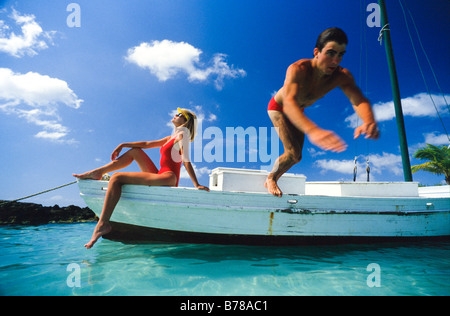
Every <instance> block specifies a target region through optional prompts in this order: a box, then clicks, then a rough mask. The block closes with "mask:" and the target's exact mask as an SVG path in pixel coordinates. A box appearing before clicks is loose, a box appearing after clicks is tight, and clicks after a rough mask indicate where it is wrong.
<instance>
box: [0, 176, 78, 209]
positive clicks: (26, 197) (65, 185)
mask: <svg viewBox="0 0 450 316" xmlns="http://www.w3.org/2000/svg"><path fill="white" fill-rule="evenodd" d="M75 183H77V181H73V182H70V183H67V184H64V185H60V186H59V187H56V188H53V189H49V190H45V191H42V192H39V193H36V194H32V195H28V196H25V197H23V198H20V199H17V200H13V201H6V202H3V203H1V204H0V206H2V205H4V204H8V203H13V202H17V201H21V200H25V199H28V198H30V197H33V196H36V195H40V194H44V193H47V192H50V191H54V190H58V189H61V188H64V187H67V186H69V185H72V184H75Z"/></svg>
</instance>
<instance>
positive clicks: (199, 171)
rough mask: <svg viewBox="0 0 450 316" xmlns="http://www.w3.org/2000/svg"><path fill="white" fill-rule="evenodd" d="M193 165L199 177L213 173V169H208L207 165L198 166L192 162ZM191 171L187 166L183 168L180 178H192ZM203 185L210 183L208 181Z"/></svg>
mask: <svg viewBox="0 0 450 316" xmlns="http://www.w3.org/2000/svg"><path fill="white" fill-rule="evenodd" d="M192 167H193V168H194V172H195V175H196V176H197V178H199V179H200V178H201V177H202V176H203V175H209V174H210V173H211V169H208V168H207V167H201V168H198V167H197V166H196V165H195V164H192ZM190 178H191V177H190V176H189V173H188V172H187V171H186V168H181V171H180V179H190ZM203 185H208V184H207V183H204V184H203Z"/></svg>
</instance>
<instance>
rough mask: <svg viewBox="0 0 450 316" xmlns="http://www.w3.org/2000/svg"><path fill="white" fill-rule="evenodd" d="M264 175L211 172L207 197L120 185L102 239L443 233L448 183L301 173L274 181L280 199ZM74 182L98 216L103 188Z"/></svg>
mask: <svg viewBox="0 0 450 316" xmlns="http://www.w3.org/2000/svg"><path fill="white" fill-rule="evenodd" d="M266 176H267V173H265V172H262V171H257V170H239V169H227V168H217V169H215V170H213V173H212V174H211V175H210V189H211V192H206V191H201V190H196V189H194V188H182V187H179V188H174V187H149V186H138V185H125V186H124V187H123V190H122V197H121V199H120V201H119V203H118V204H117V206H116V209H115V211H114V213H113V215H112V217H111V221H112V225H113V231H112V232H111V233H110V234H108V235H106V236H105V238H109V239H115V240H132V241H169V242H196V243H220V244H232V243H238V244H263V245H273V244H318V243H342V242H358V243H365V242H371V241H392V240H416V239H424V238H426V239H436V238H449V236H450V186H442V187H434V188H425V190H424V191H422V190H420V189H421V188H418V185H417V183H413V182H399V183H397V182H395V183H393V182H391V183H389V182H383V183H380V182H373V183H355V182H311V183H307V182H305V177H304V176H296V175H291V174H287V175H284V176H283V177H282V178H281V179H280V181H279V185H280V187H281V189H282V190H283V192H285V194H284V195H283V197H281V198H278V197H274V196H272V195H271V194H268V193H267V190H266V189H265V188H264V180H265V178H266ZM78 185H79V188H80V191H81V196H82V197H83V199H84V200H85V202H86V204H87V205H88V206H89V207H90V208H91V209H92V210H93V211H94V212H95V213H96V214H97V215H100V213H101V210H102V206H103V201H104V197H105V193H106V189H107V186H108V183H107V182H106V181H94V180H80V181H79V182H78ZM439 190H440V191H439ZM425 191H428V192H425Z"/></svg>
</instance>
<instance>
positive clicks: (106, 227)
mask: <svg viewBox="0 0 450 316" xmlns="http://www.w3.org/2000/svg"><path fill="white" fill-rule="evenodd" d="M176 182H177V177H176V175H175V174H174V173H173V172H165V173H163V174H155V173H149V172H117V173H115V174H114V175H113V176H112V177H111V179H110V180H109V184H108V190H107V191H106V196H105V203H104V204H103V209H102V213H101V215H100V218H99V221H98V223H97V226H96V227H95V229H94V233H93V234H92V238H91V240H90V241H89V242H88V243H87V244H86V245H84V246H85V247H86V248H87V249H89V248H91V247H92V246H93V245H94V244H95V243H96V242H97V240H98V239H99V238H100V237H101V236H103V235H105V234H107V233H109V232H110V231H111V224H110V222H109V220H110V218H111V215H112V213H113V211H114V208H115V207H116V205H117V203H118V202H119V199H120V195H121V194H122V186H123V185H124V184H141V185H153V186H174V185H176Z"/></svg>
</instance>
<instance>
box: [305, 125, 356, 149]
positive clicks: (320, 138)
mask: <svg viewBox="0 0 450 316" xmlns="http://www.w3.org/2000/svg"><path fill="white" fill-rule="evenodd" d="M307 135H308V139H309V141H310V142H311V143H312V144H314V145H316V146H317V147H319V148H321V149H323V150H331V151H332V152H343V151H344V150H346V149H347V144H346V143H345V142H344V141H343V140H342V139H341V138H340V137H339V136H338V135H336V134H335V133H333V132H332V131H327V130H324V129H321V128H319V127H317V128H314V129H313V130H311V131H310V132H309V133H308V134H307Z"/></svg>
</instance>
